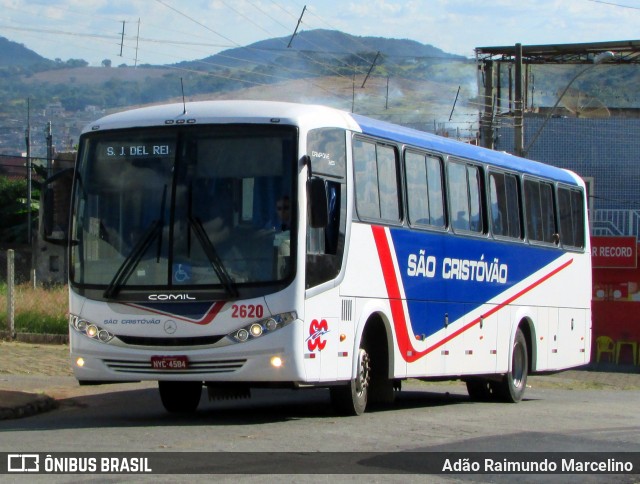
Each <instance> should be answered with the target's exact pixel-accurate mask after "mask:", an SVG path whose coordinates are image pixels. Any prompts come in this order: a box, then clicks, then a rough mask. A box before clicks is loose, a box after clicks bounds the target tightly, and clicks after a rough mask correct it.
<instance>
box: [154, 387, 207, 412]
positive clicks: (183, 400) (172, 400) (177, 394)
mask: <svg viewBox="0 0 640 484" xmlns="http://www.w3.org/2000/svg"><path fill="white" fill-rule="evenodd" d="M158 389H159V390H160V399H161V400H162V405H163V406H164V408H165V410H167V412H170V413H192V412H195V411H196V409H197V408H198V404H199V403H200V396H201V395H202V382H200V381H159V382H158Z"/></svg>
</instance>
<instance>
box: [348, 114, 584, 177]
mask: <svg viewBox="0 0 640 484" xmlns="http://www.w3.org/2000/svg"><path fill="white" fill-rule="evenodd" d="M351 116H352V117H353V119H354V120H355V121H356V122H357V123H358V125H359V126H360V129H361V130H362V132H363V133H364V134H366V135H370V136H376V137H378V138H383V139H386V140H389V141H392V142H398V143H402V144H406V145H411V146H414V147H416V148H422V149H425V150H429V151H434V152H438V153H442V154H448V155H453V156H458V157H461V158H465V159H468V160H474V161H477V162H479V163H487V164H490V165H494V166H496V167H500V168H503V169H505V170H515V171H520V172H522V173H526V174H529V175H534V176H539V177H543V178H551V179H553V180H557V181H560V182H563V183H568V184H570V185H576V181H575V179H574V178H573V177H572V176H571V174H569V173H568V172H567V171H565V170H562V169H560V168H557V167H553V166H550V165H545V164H543V163H539V162H537V161H532V160H528V159H525V158H518V157H516V156H513V155H510V154H508V153H503V152H500V151H493V150H489V149H486V148H481V147H478V146H474V145H471V144H468V143H462V142H460V141H455V140H451V139H448V138H444V137H442V136H437V135H435V134H432V133H427V132H424V131H418V130H416V129H411V128H407V127H404V126H398V125H395V124H391V123H387V122H384V121H378V120H376V119H371V118H367V117H365V116H360V115H358V114H352V115H351Z"/></svg>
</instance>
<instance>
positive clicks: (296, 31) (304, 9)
mask: <svg viewBox="0 0 640 484" xmlns="http://www.w3.org/2000/svg"><path fill="white" fill-rule="evenodd" d="M306 10H307V6H306V5H305V6H304V7H303V9H302V13H301V14H300V18H299V19H298V24H297V25H296V29H295V30H294V31H293V35H292V36H291V38H290V39H289V44H287V49H288V48H290V47H291V42H293V38H294V37H295V36H296V34H297V33H298V28H299V27H300V22H302V17H303V15H304V12H305V11H306Z"/></svg>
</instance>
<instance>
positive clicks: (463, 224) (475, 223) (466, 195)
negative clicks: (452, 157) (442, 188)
mask: <svg viewBox="0 0 640 484" xmlns="http://www.w3.org/2000/svg"><path fill="white" fill-rule="evenodd" d="M448 182H449V185H448V186H449V204H450V207H451V217H452V220H451V225H452V227H453V229H454V230H456V231H459V230H462V231H466V232H475V233H482V232H483V231H484V217H483V215H482V210H483V207H482V174H481V171H480V168H479V167H477V166H473V165H466V164H464V163H459V162H455V161H454V162H450V163H449V180H448Z"/></svg>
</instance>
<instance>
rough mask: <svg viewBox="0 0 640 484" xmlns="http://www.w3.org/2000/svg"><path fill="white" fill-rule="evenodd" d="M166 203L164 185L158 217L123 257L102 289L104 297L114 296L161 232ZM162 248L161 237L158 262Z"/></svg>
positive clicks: (110, 297) (160, 239)
mask: <svg viewBox="0 0 640 484" xmlns="http://www.w3.org/2000/svg"><path fill="white" fill-rule="evenodd" d="M166 203H167V185H165V186H164V191H163V192H162V201H161V202H160V218H159V219H158V220H154V221H153V222H151V225H150V226H149V228H148V229H147V231H146V232H145V233H144V234H143V236H142V237H141V238H140V239H139V240H138V242H136V244H135V245H134V246H133V248H132V249H131V252H130V253H129V255H128V256H127V257H126V258H125V260H124V262H123V263H122V265H121V266H120V267H119V268H118V272H116V275H115V276H113V279H111V282H110V283H109V285H108V286H107V288H106V289H105V291H104V294H103V297H104V298H105V299H112V298H114V297H115V296H116V295H117V294H118V293H119V292H120V288H121V287H122V285H123V284H124V283H125V282H127V280H128V279H129V277H130V276H131V273H132V272H133V269H134V268H135V267H136V266H137V265H138V262H140V259H142V256H143V255H144V254H145V252H146V251H147V249H148V248H149V246H150V245H151V243H152V242H153V241H154V240H155V239H156V238H158V237H159V236H160V235H161V234H162V228H163V227H164V210H165V206H166ZM161 250H162V237H159V239H158V250H157V262H160V253H161Z"/></svg>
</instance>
